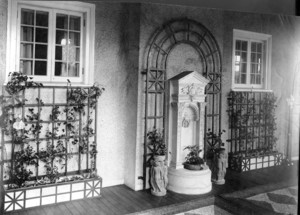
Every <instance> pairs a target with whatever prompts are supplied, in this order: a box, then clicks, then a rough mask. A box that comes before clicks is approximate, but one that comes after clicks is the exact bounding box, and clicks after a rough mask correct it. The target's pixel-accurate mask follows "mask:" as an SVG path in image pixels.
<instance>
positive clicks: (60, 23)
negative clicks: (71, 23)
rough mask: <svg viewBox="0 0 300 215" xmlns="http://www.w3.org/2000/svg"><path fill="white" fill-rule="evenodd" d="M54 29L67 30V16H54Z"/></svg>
mask: <svg viewBox="0 0 300 215" xmlns="http://www.w3.org/2000/svg"><path fill="white" fill-rule="evenodd" d="M56 28H60V29H68V15H65V14H57V15H56Z"/></svg>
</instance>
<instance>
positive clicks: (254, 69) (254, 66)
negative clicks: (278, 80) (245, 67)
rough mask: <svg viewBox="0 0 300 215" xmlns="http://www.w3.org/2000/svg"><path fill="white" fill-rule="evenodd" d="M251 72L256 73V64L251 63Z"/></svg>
mask: <svg viewBox="0 0 300 215" xmlns="http://www.w3.org/2000/svg"><path fill="white" fill-rule="evenodd" d="M251 73H257V64H255V63H251Z"/></svg>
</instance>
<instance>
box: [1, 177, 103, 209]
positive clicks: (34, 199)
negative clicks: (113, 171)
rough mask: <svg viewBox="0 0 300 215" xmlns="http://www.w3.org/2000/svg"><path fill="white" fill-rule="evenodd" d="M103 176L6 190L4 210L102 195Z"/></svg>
mask: <svg viewBox="0 0 300 215" xmlns="http://www.w3.org/2000/svg"><path fill="white" fill-rule="evenodd" d="M101 188H102V178H100V177H99V178H93V179H84V180H78V181H71V182H63V183H57V184H49V185H41V186H36V187H24V188H19V189H11V190H5V191H4V212H9V211H16V210H23V209H26V208H32V207H39V206H43V205H50V204H56V203H60V202H68V201H73V200H78V199H86V198H93V197H99V196H101V194H100V193H101Z"/></svg>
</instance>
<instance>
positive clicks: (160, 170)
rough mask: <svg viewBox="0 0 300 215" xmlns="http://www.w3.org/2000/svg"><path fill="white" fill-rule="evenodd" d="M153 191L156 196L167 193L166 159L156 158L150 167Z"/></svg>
mask: <svg viewBox="0 0 300 215" xmlns="http://www.w3.org/2000/svg"><path fill="white" fill-rule="evenodd" d="M150 184H151V193H152V194H153V195H155V196H164V195H166V193H167V190H166V187H167V184H168V169H167V166H166V165H165V162H164V160H158V159H155V160H154V162H153V165H152V166H151V169H150Z"/></svg>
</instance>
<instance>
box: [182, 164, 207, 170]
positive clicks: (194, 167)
mask: <svg viewBox="0 0 300 215" xmlns="http://www.w3.org/2000/svg"><path fill="white" fill-rule="evenodd" d="M183 167H184V168H185V169H188V170H194V171H199V170H202V169H203V167H202V165H201V164H188V163H184V164H183Z"/></svg>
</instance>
